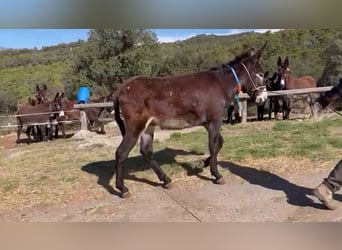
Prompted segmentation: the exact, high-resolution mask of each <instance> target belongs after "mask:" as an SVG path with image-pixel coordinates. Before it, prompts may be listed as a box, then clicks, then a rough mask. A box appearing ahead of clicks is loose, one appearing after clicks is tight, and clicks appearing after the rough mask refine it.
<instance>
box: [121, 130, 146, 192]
mask: <svg viewBox="0 0 342 250" xmlns="http://www.w3.org/2000/svg"><path fill="white" fill-rule="evenodd" d="M142 130H143V129H141V130H140V129H139V130H138V129H136V130H134V131H132V130H128V129H127V131H126V133H125V135H124V137H123V139H122V142H121V143H120V145H119V147H118V148H117V150H116V152H115V185H116V188H118V189H119V190H120V191H121V197H122V198H127V197H129V196H130V194H129V190H128V188H127V187H126V186H125V185H124V179H123V167H124V164H125V161H126V159H127V157H128V154H129V152H130V151H131V150H132V148H133V147H134V145H135V144H136V143H137V141H138V138H139V134H140V133H141V131H142Z"/></svg>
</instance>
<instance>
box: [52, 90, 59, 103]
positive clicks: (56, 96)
mask: <svg viewBox="0 0 342 250" xmlns="http://www.w3.org/2000/svg"><path fill="white" fill-rule="evenodd" d="M58 97H59V92H57V94H56V95H55V98H53V100H54V101H56V100H57V99H58Z"/></svg>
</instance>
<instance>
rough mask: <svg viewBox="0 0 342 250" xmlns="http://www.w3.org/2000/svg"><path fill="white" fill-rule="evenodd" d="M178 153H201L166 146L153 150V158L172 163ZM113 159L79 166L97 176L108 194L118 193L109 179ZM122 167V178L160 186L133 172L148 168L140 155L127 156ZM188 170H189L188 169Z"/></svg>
mask: <svg viewBox="0 0 342 250" xmlns="http://www.w3.org/2000/svg"><path fill="white" fill-rule="evenodd" d="M179 155H202V154H199V153H197V152H187V151H184V150H178V149H172V148H166V149H164V150H160V151H157V152H154V154H153V156H154V159H155V160H156V161H157V162H158V163H159V165H164V164H172V163H175V162H176V159H175V158H176V156H179ZM114 166H115V160H110V161H98V162H92V163H89V164H87V165H85V166H83V167H81V169H82V171H84V172H87V173H89V174H94V175H96V176H97V177H98V180H97V183H98V184H99V185H101V186H102V187H104V188H105V189H106V190H107V191H108V192H109V193H110V194H113V195H118V196H119V195H120V193H119V192H118V191H116V190H115V189H114V188H113V187H112V186H111V185H110V182H111V179H112V177H113V176H114V174H115V169H114ZM125 166H126V167H125V169H124V179H126V180H127V179H128V180H132V181H136V182H142V183H145V184H148V185H151V186H162V183H161V182H160V183H159V182H154V181H151V180H148V179H146V178H139V177H137V176H136V175H135V174H134V172H138V171H144V170H146V169H149V168H150V167H149V166H148V165H147V163H146V162H145V160H144V159H143V157H142V156H141V155H139V156H135V157H129V158H128V159H127V160H126V163H125ZM189 171H190V170H189Z"/></svg>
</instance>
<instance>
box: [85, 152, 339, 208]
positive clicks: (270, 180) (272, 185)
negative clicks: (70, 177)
mask: <svg viewBox="0 0 342 250" xmlns="http://www.w3.org/2000/svg"><path fill="white" fill-rule="evenodd" d="M178 155H202V154H199V153H197V152H187V151H184V150H178V149H172V148H166V149H164V150H160V151H157V152H155V153H154V158H155V159H156V160H157V162H158V163H159V164H160V165H164V164H172V163H177V164H179V165H180V166H181V167H182V168H183V169H184V170H185V171H186V172H187V175H188V176H193V175H194V176H197V177H198V178H199V179H202V180H205V181H213V180H214V179H213V178H211V177H208V176H205V175H203V174H201V173H202V172H203V166H204V161H199V162H197V163H195V164H194V165H193V164H189V163H184V162H178V161H176V156H178ZM219 164H220V166H222V168H224V169H227V170H229V171H230V172H231V173H232V174H234V175H236V176H239V177H241V178H242V179H244V180H246V181H247V182H248V183H250V184H252V185H259V186H262V187H264V188H268V189H272V190H278V191H283V192H284V193H285V194H286V197H287V202H288V203H289V204H291V205H295V206H301V207H306V206H309V207H313V208H317V209H326V208H325V206H323V205H322V204H318V203H315V202H314V200H312V199H311V198H309V197H308V196H312V195H313V194H312V188H308V187H303V186H299V185H297V184H294V183H291V182H290V181H288V180H286V179H284V178H282V177H280V176H278V175H276V174H274V173H270V172H268V171H265V170H258V169H255V168H252V167H248V166H240V165H237V164H235V163H232V162H220V163H219ZM125 165H126V168H125V170H124V179H128V180H132V181H136V182H141V183H145V184H148V185H151V186H162V183H159V182H155V181H151V180H148V179H146V178H139V177H137V176H136V175H135V174H134V172H138V171H144V170H146V169H148V168H149V166H148V165H147V163H146V162H145V161H144V159H143V157H142V156H135V157H130V158H128V159H127V161H126V164H125ZM114 166H115V161H114V160H111V161H99V162H92V163H89V164H87V165H85V166H83V167H82V168H81V169H82V171H84V172H87V173H89V174H94V175H96V176H97V177H98V181H97V183H98V184H99V185H101V186H103V187H104V188H105V189H106V190H107V191H108V192H109V193H110V194H113V195H118V196H119V195H120V193H119V192H118V191H116V190H115V189H114V188H113V187H112V186H111V185H110V182H111V179H112V177H113V176H114V174H115V171H114ZM334 198H335V199H336V200H338V201H342V195H340V194H335V196H334Z"/></svg>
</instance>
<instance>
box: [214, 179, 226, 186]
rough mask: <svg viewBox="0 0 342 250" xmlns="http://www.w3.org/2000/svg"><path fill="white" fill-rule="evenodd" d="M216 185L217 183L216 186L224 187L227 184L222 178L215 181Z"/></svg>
mask: <svg viewBox="0 0 342 250" xmlns="http://www.w3.org/2000/svg"><path fill="white" fill-rule="evenodd" d="M214 183H215V184H218V185H223V184H225V183H226V182H225V180H224V178H223V177H221V178H219V179H216V180H214Z"/></svg>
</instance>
